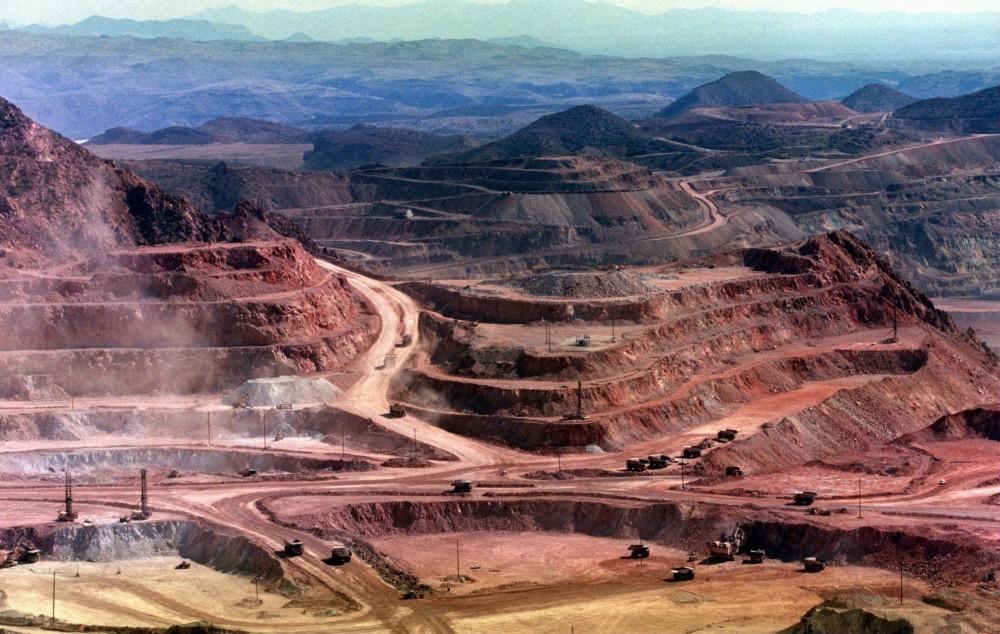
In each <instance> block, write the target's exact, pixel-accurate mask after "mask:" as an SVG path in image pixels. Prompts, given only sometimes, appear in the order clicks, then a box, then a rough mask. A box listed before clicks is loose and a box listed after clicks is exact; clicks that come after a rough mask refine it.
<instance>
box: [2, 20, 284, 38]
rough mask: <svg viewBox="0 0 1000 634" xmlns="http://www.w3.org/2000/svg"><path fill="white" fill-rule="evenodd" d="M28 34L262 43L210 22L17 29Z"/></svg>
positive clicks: (118, 22) (132, 22) (245, 33)
mask: <svg viewBox="0 0 1000 634" xmlns="http://www.w3.org/2000/svg"><path fill="white" fill-rule="evenodd" d="M20 30H22V31H27V32H29V33H55V34H59V35H87V36H93V37H101V36H109V37H120V36H129V37H137V38H143V39H153V38H158V37H169V38H174V39H179V40H192V41H196V42H211V41H213V40H233V41H238V42H265V41H267V40H266V39H265V38H263V37H261V36H259V35H254V34H253V33H251V32H250V31H249V30H248V29H247V28H246V27H245V26H242V25H238V24H224V23H218V22H209V21H208V20H142V21H139V20H124V19H113V18H105V17H101V16H96V15H95V16H91V17H89V18H87V19H86V20H83V21H81V22H77V23H76V24H67V25H63V26H54V27H47V26H41V25H38V24H33V25H31V26H26V27H23V28H22V29H20Z"/></svg>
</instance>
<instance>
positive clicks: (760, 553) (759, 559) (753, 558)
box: [747, 548, 766, 564]
mask: <svg viewBox="0 0 1000 634" xmlns="http://www.w3.org/2000/svg"><path fill="white" fill-rule="evenodd" d="M749 554H750V558H749V559H748V560H747V561H748V562H749V563H751V564H762V563H764V558H765V557H766V554H765V553H764V549H762V548H754V549H751V550H750V553H749Z"/></svg>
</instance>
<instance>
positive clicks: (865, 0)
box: [0, 0, 1000, 24]
mask: <svg viewBox="0 0 1000 634" xmlns="http://www.w3.org/2000/svg"><path fill="white" fill-rule="evenodd" d="M413 1H414V0H169V1H163V0H159V1H157V0H153V1H140V0H0V20H7V21H11V22H14V23H17V24H30V23H34V22H42V23H46V24H66V23H72V22H77V21H79V20H82V19H83V18H85V17H87V16H90V15H104V16H108V17H116V18H118V17H128V18H134V19H140V20H144V19H164V18H171V17H183V16H187V15H191V14H193V13H196V12H198V11H201V10H203V9H207V8H212V7H220V6H227V5H232V4H236V5H239V6H241V7H243V8H246V9H250V10H253V11H266V10H269V9H291V10H295V11H310V10H315V9H322V8H324V7H330V6H335V5H338V4H371V5H398V4H408V3H410V2H413ZM476 1H478V2H491V1H503V0H476ZM530 1H532V2H538V3H539V4H543V3H544V2H546V1H547V0H530ZM608 1H610V2H611V3H612V4H617V5H620V6H624V7H628V8H630V9H635V10H638V11H643V12H646V13H659V12H662V11H666V10H669V9H676V8H699V7H718V8H723V9H732V10H770V11H797V12H803V13H809V12H815V11H823V10H826V9H832V8H843V9H854V10H858V11H907V12H927V11H946V12H975V11H996V10H998V9H1000V2H998V0H608Z"/></svg>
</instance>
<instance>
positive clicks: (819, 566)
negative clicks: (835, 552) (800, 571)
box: [802, 557, 826, 572]
mask: <svg viewBox="0 0 1000 634" xmlns="http://www.w3.org/2000/svg"><path fill="white" fill-rule="evenodd" d="M802 564H803V566H804V567H805V571H806V572H822V571H823V570H825V569H826V562H824V561H823V560H822V559H817V558H816V557H806V558H805V559H803V560H802Z"/></svg>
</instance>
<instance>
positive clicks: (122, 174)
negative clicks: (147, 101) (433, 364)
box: [0, 102, 378, 398]
mask: <svg viewBox="0 0 1000 634" xmlns="http://www.w3.org/2000/svg"><path fill="white" fill-rule="evenodd" d="M0 175H2V177H4V178H5V179H6V180H7V182H8V183H10V185H9V187H8V188H6V189H5V190H4V191H3V192H2V193H0V252H2V256H3V258H2V266H0V314H2V315H3V318H4V319H5V320H9V321H10V324H11V327H10V328H8V329H6V330H5V331H4V334H3V336H2V337H0V339H2V341H0V383H2V384H3V385H4V386H7V387H6V388H5V390H6V391H5V395H6V397H9V398H10V397H13V398H18V397H21V396H25V395H27V396H29V397H30V396H31V395H32V394H36V393H38V394H41V393H42V392H44V393H45V394H50V395H55V396H58V395H59V394H60V393H61V392H62V393H65V394H71V395H77V396H79V395H84V394H94V393H99V394H149V393H152V392H154V391H165V392H175V393H176V392H181V393H188V392H200V391H215V390H221V389H228V388H231V387H233V386H235V385H238V384H239V383H241V382H242V381H243V380H245V379H246V378H249V377H261V376H274V375H278V374H296V373H301V372H316V371H322V370H328V369H332V368H337V367H341V366H342V365H344V364H346V363H349V362H350V361H351V360H352V359H353V358H354V357H355V356H356V355H357V354H358V353H359V352H360V351H362V350H364V349H365V348H366V347H367V344H368V342H369V340H370V337H371V336H372V335H373V333H374V332H375V330H376V329H377V327H378V319H377V317H375V316H374V315H373V314H372V313H371V310H370V307H369V306H368V305H367V304H366V303H365V302H364V301H363V300H361V299H360V298H359V297H358V296H357V295H356V294H355V293H354V291H353V290H352V289H351V288H350V286H349V285H348V284H347V282H346V280H345V279H344V278H343V277H340V276H337V275H331V274H330V273H328V272H326V271H324V270H322V269H320V268H319V266H318V265H317V264H316V263H315V261H314V260H313V259H312V257H311V256H310V255H309V254H308V253H306V252H305V251H304V250H303V248H302V246H301V245H300V244H299V243H298V242H295V241H292V240H289V239H282V238H281V236H280V235H279V232H284V233H287V234H291V235H295V234H297V231H298V230H297V228H296V227H294V226H293V225H291V223H290V222H289V221H287V220H286V219H284V218H283V217H274V216H272V215H270V214H269V213H267V212H265V211H263V210H261V209H259V208H257V207H254V206H253V205H250V204H240V205H237V208H236V210H235V211H234V212H232V213H222V214H218V215H217V216H216V217H214V218H209V217H207V216H205V215H203V214H202V213H201V212H199V211H198V210H197V209H195V208H194V207H193V206H192V205H191V204H190V203H188V202H187V201H186V200H185V199H183V198H179V197H175V196H171V195H169V194H165V193H164V192H163V191H162V190H160V189H159V188H158V187H156V186H155V185H152V184H151V183H149V182H147V181H144V180H142V179H141V178H139V177H138V176H136V175H135V174H133V173H132V172H129V171H127V170H123V169H120V168H118V167H116V166H115V165H114V164H112V163H109V162H106V161H103V160H100V159H97V158H95V157H93V156H92V155H91V154H90V153H89V152H87V151H86V150H84V149H83V148H80V147H79V146H77V145H76V144H74V143H72V142H70V141H68V140H67V139H64V138H62V137H60V136H59V135H57V134H54V133H53V132H51V131H49V130H46V129H45V128H43V127H41V126H39V125H37V124H35V123H34V122H32V121H31V120H30V119H28V118H27V117H25V116H24V115H23V114H22V113H21V112H20V111H19V110H18V109H17V108H16V107H14V106H13V105H12V104H9V103H8V102H0ZM39 375H41V376H45V377H46V378H45V379H44V380H42V381H39V380H36V379H33V378H30V377H35V376H39ZM39 385H41V386H43V387H44V389H43V390H39V389H30V388H31V387H32V386H34V387H36V388H37V387H38V386H39ZM41 395H42V396H44V394H41Z"/></svg>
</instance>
